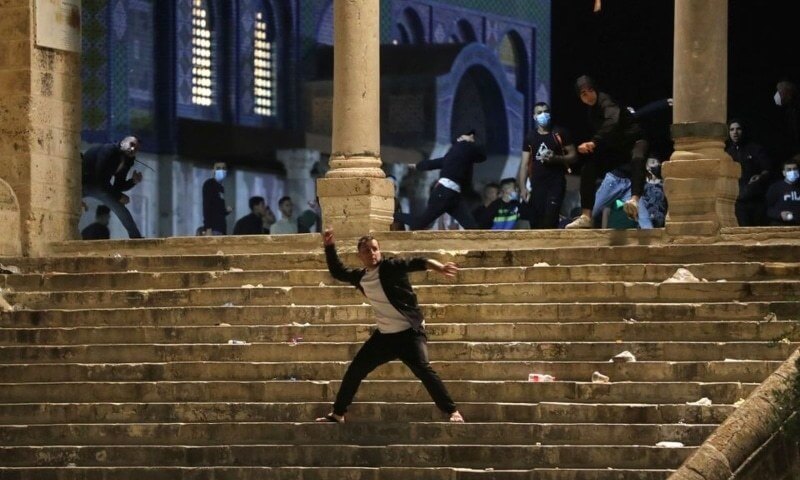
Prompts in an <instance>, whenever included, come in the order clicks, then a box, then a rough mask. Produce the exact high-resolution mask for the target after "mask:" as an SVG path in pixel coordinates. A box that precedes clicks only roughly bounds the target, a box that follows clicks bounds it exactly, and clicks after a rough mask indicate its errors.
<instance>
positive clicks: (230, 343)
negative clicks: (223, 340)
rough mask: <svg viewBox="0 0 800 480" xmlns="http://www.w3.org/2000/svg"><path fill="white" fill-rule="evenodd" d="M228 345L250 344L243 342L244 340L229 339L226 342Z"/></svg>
mask: <svg viewBox="0 0 800 480" xmlns="http://www.w3.org/2000/svg"><path fill="white" fill-rule="evenodd" d="M228 345H250V344H249V343H248V342H245V341H244V340H236V339H231V340H228Z"/></svg>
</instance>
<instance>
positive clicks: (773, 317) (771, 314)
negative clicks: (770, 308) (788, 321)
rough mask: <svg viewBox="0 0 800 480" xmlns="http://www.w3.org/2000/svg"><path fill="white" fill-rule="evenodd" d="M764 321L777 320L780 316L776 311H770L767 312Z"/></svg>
mask: <svg viewBox="0 0 800 480" xmlns="http://www.w3.org/2000/svg"><path fill="white" fill-rule="evenodd" d="M764 321H765V322H776V321H778V316H777V315H776V314H775V312H769V313H768V314H766V316H764Z"/></svg>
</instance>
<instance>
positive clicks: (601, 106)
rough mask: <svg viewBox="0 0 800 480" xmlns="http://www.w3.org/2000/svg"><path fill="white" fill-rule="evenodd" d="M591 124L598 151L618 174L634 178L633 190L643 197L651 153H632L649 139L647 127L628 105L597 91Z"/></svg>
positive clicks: (590, 112)
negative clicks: (637, 118) (646, 134)
mask: <svg viewBox="0 0 800 480" xmlns="http://www.w3.org/2000/svg"><path fill="white" fill-rule="evenodd" d="M589 123H590V124H591V125H592V130H593V131H594V134H593V135H592V141H593V142H594V143H595V145H597V154H598V155H599V156H601V157H604V159H605V160H606V161H607V162H609V163H608V165H609V167H610V170H612V171H614V173H615V174H616V175H619V176H621V177H625V178H630V179H631V193H632V194H633V195H639V196H641V195H642V193H643V192H644V182H645V162H646V160H647V159H646V154H647V152H641V155H639V156H636V155H632V154H631V152H632V151H633V147H634V145H635V144H636V142H637V141H639V140H645V133H644V130H642V128H641V127H640V126H639V123H638V122H637V121H636V119H635V118H634V117H633V115H632V114H631V112H629V111H628V109H626V108H620V106H619V105H617V103H616V102H615V101H614V100H613V99H612V98H611V97H610V96H609V95H608V94H606V93H602V92H598V93H597V103H595V104H594V105H593V106H591V107H589Z"/></svg>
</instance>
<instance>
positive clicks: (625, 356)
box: [611, 350, 636, 363]
mask: <svg viewBox="0 0 800 480" xmlns="http://www.w3.org/2000/svg"><path fill="white" fill-rule="evenodd" d="M611 361H612V362H614V363H629V362H635V361H636V357H635V356H634V355H633V354H632V353H631V352H629V351H627V350H625V351H624V352H621V353H618V354H616V355H614V357H613V358H611Z"/></svg>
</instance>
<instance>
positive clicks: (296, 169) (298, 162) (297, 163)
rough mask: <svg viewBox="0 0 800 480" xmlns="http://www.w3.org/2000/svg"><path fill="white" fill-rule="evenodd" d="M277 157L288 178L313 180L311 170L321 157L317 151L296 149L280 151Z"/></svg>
mask: <svg viewBox="0 0 800 480" xmlns="http://www.w3.org/2000/svg"><path fill="white" fill-rule="evenodd" d="M275 157H276V158H277V160H278V161H279V162H281V164H282V165H283V166H284V168H286V178H288V179H308V178H311V169H312V168H313V167H314V164H315V163H317V162H319V160H320V157H321V156H320V153H319V152H318V151H317V150H310V149H307V148H295V149H290V150H278V151H277V152H275Z"/></svg>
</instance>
